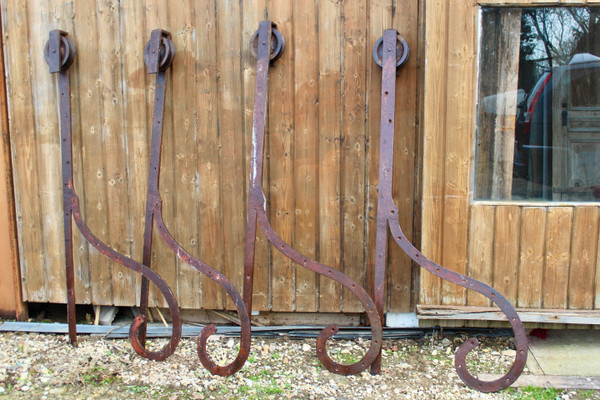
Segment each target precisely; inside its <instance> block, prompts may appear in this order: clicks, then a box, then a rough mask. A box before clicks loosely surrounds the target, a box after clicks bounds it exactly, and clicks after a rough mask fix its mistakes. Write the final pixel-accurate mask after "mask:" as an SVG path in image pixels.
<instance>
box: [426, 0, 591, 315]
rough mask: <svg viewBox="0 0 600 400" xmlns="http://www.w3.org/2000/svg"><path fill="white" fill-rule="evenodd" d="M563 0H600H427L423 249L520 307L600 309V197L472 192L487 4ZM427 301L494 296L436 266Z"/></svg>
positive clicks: (474, 302) (481, 302)
mask: <svg viewBox="0 0 600 400" xmlns="http://www.w3.org/2000/svg"><path fill="white" fill-rule="evenodd" d="M563 3H564V4H569V5H574V4H580V5H585V4H592V3H595V4H599V2H597V1H594V2H592V1H552V2H549V1H534V0H531V1H526V0H524V1H491V0H490V1H488V0H486V1H479V2H478V1H475V0H469V1H465V0H450V1H435V0H430V1H427V2H426V9H427V18H426V24H427V38H426V48H425V54H426V65H427V68H426V70H425V93H424V116H425V117H424V123H423V128H424V133H423V134H424V146H423V149H424V150H423V152H424V153H423V171H424V176H423V205H422V209H423V214H422V226H421V228H422V249H423V253H424V254H425V255H427V256H428V257H430V258H432V259H433V260H434V261H436V262H439V263H441V264H442V265H444V266H448V267H450V268H451V269H453V270H455V271H458V272H461V273H466V274H468V275H470V276H472V277H474V278H476V279H479V280H481V281H483V282H485V283H487V284H490V285H492V286H494V287H495V288H496V289H497V290H498V291H500V292H501V293H502V294H504V295H505V296H506V297H507V298H508V300H509V301H511V302H512V304H513V305H514V306H515V307H519V308H534V309H541V308H549V309H576V310H599V309H600V252H599V251H598V248H599V226H600V208H599V207H598V204H597V203H587V204H586V203H579V204H577V203H571V204H569V203H558V202H557V203H551V202H550V203H525V202H506V201H495V202H494V201H488V202H473V201H472V199H473V191H472V187H473V182H472V179H473V172H474V156H475V127H476V125H475V124H476V118H475V114H476V92H477V85H476V82H477V62H478V59H479V55H478V54H477V48H478V47H477V46H478V43H477V38H478V25H477V24H478V12H479V7H478V4H481V5H484V4H485V5H509V4H519V5H524V6H525V5H527V6H532V5H538V4H544V5H547V4H552V5H557V4H563ZM419 303H420V304H423V305H452V306H488V305H489V302H488V300H487V299H486V298H485V297H483V296H481V295H479V294H477V293H474V292H470V291H467V290H465V289H464V288H462V287H459V286H456V285H452V284H449V283H447V282H445V281H441V280H440V279H438V278H437V277H435V276H433V275H432V274H430V273H428V272H423V273H422V275H421V291H420V300H419ZM597 316H598V315H596V321H598V318H597ZM596 323H597V322H596Z"/></svg>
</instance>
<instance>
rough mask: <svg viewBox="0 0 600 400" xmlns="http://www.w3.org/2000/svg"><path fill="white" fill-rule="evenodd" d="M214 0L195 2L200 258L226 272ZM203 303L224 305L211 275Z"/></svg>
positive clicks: (204, 287) (213, 306) (216, 306)
mask: <svg viewBox="0 0 600 400" xmlns="http://www.w3.org/2000/svg"><path fill="white" fill-rule="evenodd" d="M215 8H216V5H215V3H214V1H208V2H205V3H203V4H202V5H196V10H195V11H196V35H197V39H196V60H197V72H196V86H197V90H196V110H197V114H198V117H197V118H198V121H197V135H198V175H199V180H200V186H201V188H200V194H199V202H200V207H199V210H198V217H199V224H200V228H199V229H200V254H201V260H202V261H204V262H206V263H207V264H208V265H210V266H211V267H213V268H214V269H216V270H217V271H220V272H224V265H223V254H224V251H223V224H222V220H221V211H220V204H221V191H220V188H219V177H220V171H219V150H218V149H219V136H218V135H219V131H218V124H219V120H218V101H219V98H218V86H217V74H218V70H217V57H218V55H217V54H218V52H217V16H216V9H215ZM202 306H203V307H204V308H206V309H222V308H223V291H222V290H221V287H220V286H219V285H218V284H217V283H215V282H213V281H212V280H211V279H209V278H204V277H203V278H202Z"/></svg>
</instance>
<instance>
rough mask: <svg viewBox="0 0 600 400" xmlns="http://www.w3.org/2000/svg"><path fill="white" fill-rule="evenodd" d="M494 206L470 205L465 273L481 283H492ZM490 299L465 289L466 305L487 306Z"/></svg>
mask: <svg viewBox="0 0 600 400" xmlns="http://www.w3.org/2000/svg"><path fill="white" fill-rule="evenodd" d="M495 212H496V209H495V207H494V206H472V207H471V216H470V218H469V223H470V226H471V229H470V231H469V256H468V257H469V263H468V273H467V275H468V276H470V277H471V278H473V279H477V280H479V281H481V282H483V283H486V284H488V285H489V284H491V283H492V272H493V269H492V266H493V253H494V214H495ZM489 304H490V301H489V300H488V299H487V297H485V296H484V295H482V294H479V293H477V292H475V291H473V290H468V291H467V305H468V306H488V305H489Z"/></svg>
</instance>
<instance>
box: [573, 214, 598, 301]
mask: <svg viewBox="0 0 600 400" xmlns="http://www.w3.org/2000/svg"><path fill="white" fill-rule="evenodd" d="M598 225H599V224H598V207H591V206H590V207H588V206H578V207H575V213H574V215H573V239H572V245H571V269H570V271H569V295H568V302H569V308H570V309H577V310H589V309H592V308H593V307H594V300H595V299H594V297H595V296H594V285H595V280H594V276H595V272H596V266H595V265H594V263H595V262H596V259H597V251H598V247H597V246H598Z"/></svg>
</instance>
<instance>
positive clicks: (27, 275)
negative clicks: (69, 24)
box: [2, 1, 55, 301]
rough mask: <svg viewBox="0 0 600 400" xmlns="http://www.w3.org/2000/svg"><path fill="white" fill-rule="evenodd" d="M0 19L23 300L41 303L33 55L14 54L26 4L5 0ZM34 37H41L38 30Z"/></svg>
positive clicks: (21, 39) (21, 40) (24, 42)
mask: <svg viewBox="0 0 600 400" xmlns="http://www.w3.org/2000/svg"><path fill="white" fill-rule="evenodd" d="M2 16H3V19H2V22H3V31H4V34H5V36H4V37H3V45H4V55H5V65H6V72H7V74H8V76H7V80H6V83H7V89H8V111H9V118H10V122H11V124H12V126H11V138H10V139H11V147H12V163H13V166H14V175H13V178H14V183H15V208H16V210H15V212H16V217H17V229H18V231H19V237H18V243H19V251H20V255H21V260H20V261H21V281H22V285H23V300H24V301H45V300H46V279H45V271H44V263H43V239H42V228H41V226H40V224H39V221H38V218H39V215H40V212H41V205H40V202H39V199H38V198H37V196H36V195H33V194H37V187H38V170H37V167H36V163H37V160H38V157H39V155H38V152H37V148H36V144H35V143H36V128H35V120H34V112H33V110H34V106H33V104H32V103H31V101H32V99H31V93H32V90H33V88H32V82H33V78H32V75H31V59H32V58H33V57H35V56H36V55H34V54H28V55H27V56H25V57H24V56H23V54H22V53H21V52H20V51H19V50H18V49H19V48H20V47H21V46H25V48H27V49H30V47H29V46H30V43H29V42H30V39H29V35H28V18H27V4H26V3H25V2H21V1H6V2H4V3H3V9H2ZM40 35H41V36H42V35H47V33H45V34H44V33H43V32H40ZM44 82H45V85H53V84H55V79H54V78H53V77H51V76H49V74H48V75H47V76H46V77H45V78H44ZM39 84H41V82H40V83H39ZM17 150H18V151H17Z"/></svg>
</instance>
